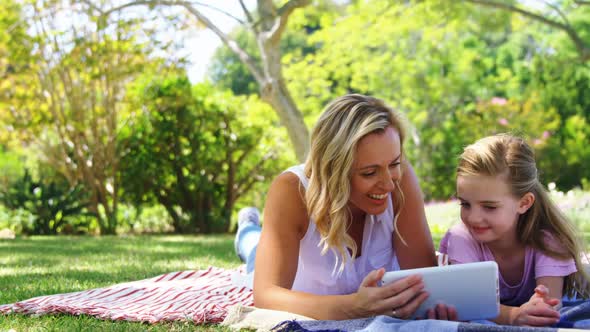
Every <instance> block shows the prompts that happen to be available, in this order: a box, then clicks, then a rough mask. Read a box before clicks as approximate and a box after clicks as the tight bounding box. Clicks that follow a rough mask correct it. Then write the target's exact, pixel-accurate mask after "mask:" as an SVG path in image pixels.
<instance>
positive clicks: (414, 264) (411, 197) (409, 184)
mask: <svg viewBox="0 0 590 332" xmlns="http://www.w3.org/2000/svg"><path fill="white" fill-rule="evenodd" d="M402 167H403V168H402V171H403V173H402V174H403V176H402V179H401V183H400V185H401V189H402V192H403V193H404V198H405V203H404V206H403V207H402V209H401V211H400V215H399V217H398V219H397V228H398V230H399V233H400V234H401V236H402V237H403V239H404V241H405V242H406V244H404V243H403V242H402V241H401V239H400V238H399V236H398V235H397V234H395V236H394V239H393V247H394V249H395V254H396V255H397V259H398V262H399V264H400V267H401V268H402V269H412V268H418V267H425V266H436V256H435V253H434V245H433V243H432V236H431V235H430V229H429V228H428V223H427V222H426V213H425V212H424V198H423V197H422V191H421V190H420V185H419V183H418V178H417V177H416V173H415V172H414V169H413V168H412V165H410V163H409V162H408V161H407V160H404V161H403V163H402Z"/></svg>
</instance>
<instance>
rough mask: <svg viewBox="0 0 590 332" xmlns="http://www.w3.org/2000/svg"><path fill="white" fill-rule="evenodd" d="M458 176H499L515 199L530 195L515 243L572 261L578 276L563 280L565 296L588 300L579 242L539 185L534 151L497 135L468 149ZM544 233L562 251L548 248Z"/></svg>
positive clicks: (519, 141)
mask: <svg viewBox="0 0 590 332" xmlns="http://www.w3.org/2000/svg"><path fill="white" fill-rule="evenodd" d="M461 175H469V176H480V175H486V176H502V177H503V178H504V179H505V180H506V183H507V184H508V186H509V187H510V190H511V192H512V194H513V195H514V197H516V198H521V197H523V196H524V195H525V194H526V193H529V192H530V193H532V194H533V195H534V196H535V201H534V203H533V205H532V206H531V207H530V208H529V209H528V211H527V212H525V213H524V214H522V215H521V216H520V218H519V220H518V225H517V229H516V232H517V237H518V240H519V241H520V242H521V243H522V244H524V245H527V246H531V247H533V248H535V249H538V250H540V251H541V252H543V253H545V254H547V255H549V256H552V257H555V258H560V259H569V258H573V259H574V261H575V262H576V267H577V269H578V272H576V273H574V274H572V275H570V276H567V277H566V278H565V280H564V293H565V294H566V295H568V296H572V295H573V294H574V293H575V292H576V291H577V292H578V293H579V294H578V295H581V296H583V297H588V295H589V294H590V292H589V291H590V288H589V285H590V284H589V283H587V282H586V280H587V278H588V276H587V274H586V272H585V269H584V266H583V265H582V262H581V260H580V254H581V253H582V252H583V250H584V246H583V244H582V240H581V239H580V238H579V237H578V236H577V235H576V234H577V232H576V229H575V227H574V225H573V224H572V223H571V222H569V220H568V219H567V218H566V217H565V216H564V215H563V213H561V211H560V210H559V208H558V207H557V206H556V205H555V203H553V201H552V200H551V198H550V197H549V195H548V194H547V192H546V191H545V189H544V188H543V185H541V183H540V182H539V180H538V175H537V165H536V163H535V154H534V151H533V149H532V148H531V147H530V146H529V145H528V144H527V143H526V142H525V141H524V139H522V138H520V137H517V136H513V135H510V134H498V135H494V136H489V137H485V138H482V139H480V140H479V141H477V142H475V143H474V144H471V145H469V146H467V147H466V148H465V150H464V151H463V154H461V157H460V159H459V166H458V167H457V176H461ZM545 232H548V233H549V234H551V235H552V236H553V237H554V238H555V241H556V242H557V243H559V245H560V246H561V247H562V248H563V249H561V248H555V247H554V246H551V245H547V242H546V234H545Z"/></svg>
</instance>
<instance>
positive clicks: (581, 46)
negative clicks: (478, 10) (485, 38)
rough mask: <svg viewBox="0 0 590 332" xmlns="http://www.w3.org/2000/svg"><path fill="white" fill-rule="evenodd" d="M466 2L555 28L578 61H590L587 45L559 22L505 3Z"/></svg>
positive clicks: (589, 50)
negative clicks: (567, 39) (573, 49)
mask: <svg viewBox="0 0 590 332" xmlns="http://www.w3.org/2000/svg"><path fill="white" fill-rule="evenodd" d="M467 2H471V3H474V4H478V5H483V6H488V7H493V8H498V9H503V10H508V11H512V12H515V13H518V14H520V15H522V16H525V17H528V18H530V19H533V20H535V21H539V22H541V23H544V24H546V25H548V26H550V27H553V28H556V29H558V30H562V31H564V32H565V33H566V34H567V35H568V36H569V37H570V39H571V40H572V41H573V43H574V45H575V46H576V49H577V50H578V53H579V55H580V59H581V60H582V61H587V60H589V59H590V47H589V46H588V45H586V43H585V41H584V40H583V39H582V38H581V37H580V36H579V35H578V33H577V32H576V31H575V30H574V29H573V28H572V27H571V26H570V25H569V24H564V23H560V22H557V21H554V20H551V19H548V18H546V17H544V16H542V15H539V14H536V13H533V12H530V11H527V10H524V9H522V8H518V7H516V6H513V5H510V4H506V3H500V2H495V1H492V0H467Z"/></svg>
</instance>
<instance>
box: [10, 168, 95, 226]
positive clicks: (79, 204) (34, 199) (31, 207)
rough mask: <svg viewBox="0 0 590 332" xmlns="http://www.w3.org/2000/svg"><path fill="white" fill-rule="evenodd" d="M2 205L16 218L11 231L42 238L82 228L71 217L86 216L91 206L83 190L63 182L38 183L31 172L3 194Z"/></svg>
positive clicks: (12, 184)
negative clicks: (41, 236)
mask: <svg viewBox="0 0 590 332" xmlns="http://www.w3.org/2000/svg"><path fill="white" fill-rule="evenodd" d="M0 202H2V204H4V206H6V207H7V208H9V209H12V210H13V211H14V212H13V216H16V217H17V218H16V219H15V220H14V223H13V226H11V227H10V228H11V229H16V230H20V231H22V232H23V233H25V234H41V235H43V234H45V235H47V234H57V233H59V232H69V233H71V232H73V231H74V230H75V229H74V227H80V226H82V225H76V224H73V222H72V221H73V220H72V217H73V216H80V215H82V214H84V213H85V208H86V206H87V205H88V201H87V195H86V193H85V192H84V190H83V188H82V186H75V187H70V186H69V185H67V183H65V182H63V181H60V182H58V181H50V182H48V183H45V182H43V181H35V180H33V178H32V177H31V175H30V174H29V172H28V171H25V173H24V175H23V176H22V177H20V178H18V179H16V180H15V181H13V182H12V183H11V184H10V186H9V187H8V188H6V189H5V190H2V191H1V192H0ZM22 210H24V211H27V212H28V213H30V215H32V216H34V218H30V217H28V216H27V215H26V214H25V213H24V212H23V211H22ZM23 215H24V218H22V217H21V216H23ZM77 220H79V219H77ZM19 221H20V222H21V224H20V225H18V224H17V223H18V222H19ZM23 221H24V222H23Z"/></svg>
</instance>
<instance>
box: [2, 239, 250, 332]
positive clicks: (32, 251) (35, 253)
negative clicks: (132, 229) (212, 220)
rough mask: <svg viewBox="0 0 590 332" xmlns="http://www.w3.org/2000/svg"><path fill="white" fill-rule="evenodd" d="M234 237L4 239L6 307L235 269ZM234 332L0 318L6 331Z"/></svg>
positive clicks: (69, 318) (205, 327) (60, 317)
mask: <svg viewBox="0 0 590 332" xmlns="http://www.w3.org/2000/svg"><path fill="white" fill-rule="evenodd" d="M239 264H240V262H239V260H238V259H237V257H236V256H235V254H234V249H233V236H232V235H215V236H209V237H204V236H178V235H174V236H126V237H123V236H122V237H112V236H108V237H100V238H98V237H69V236H68V237H66V236H57V237H45V236H35V237H29V238H17V239H16V240H0V303H2V304H5V303H13V302H16V301H20V300H25V299H28V298H31V297H35V296H40V295H49V294H58V293H67V292H76V291H81V290H86V289H91V288H97V287H104V286H108V285H112V284H115V283H120V282H126V281H132V280H140V279H145V278H150V277H154V276H157V275H159V274H163V273H166V272H172V271H181V270H198V269H204V268H207V267H208V266H210V265H214V266H218V267H224V268H233V267H237V266H238V265H239ZM10 329H14V330H16V331H97V330H99V331H194V330H196V329H198V330H211V331H229V329H226V328H222V327H220V326H216V325H194V324H192V323H187V322H181V323H165V324H153V325H152V324H144V323H131V322H120V321H116V322H113V321H103V320H99V319H96V318H93V317H89V316H81V317H77V316H68V315H57V316H40V317H31V316H23V315H4V316H0V331H8V330H10Z"/></svg>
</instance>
